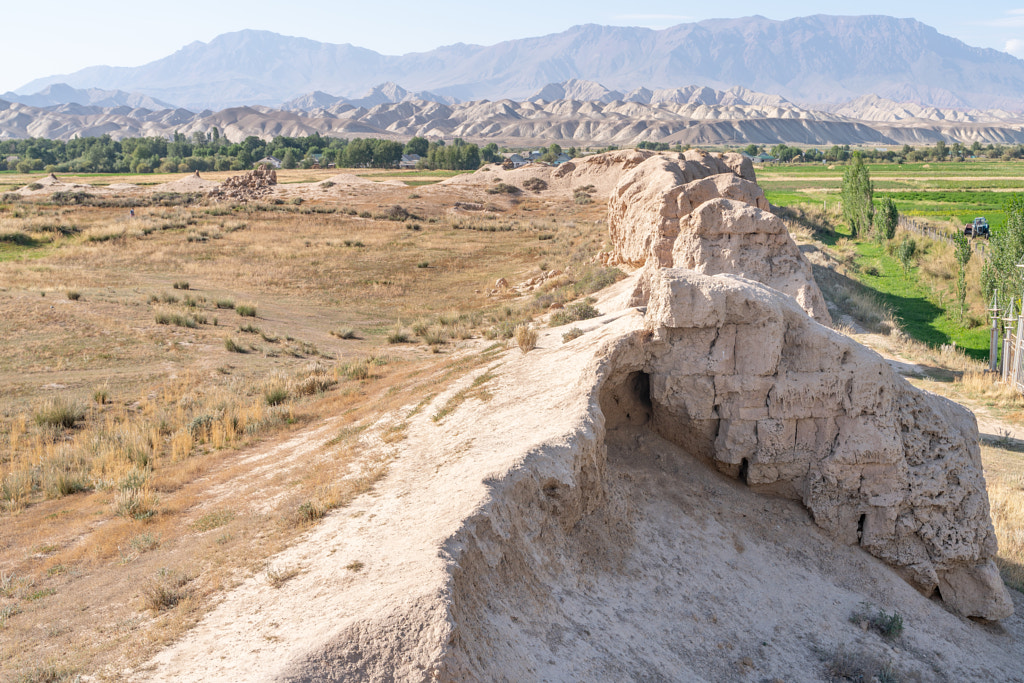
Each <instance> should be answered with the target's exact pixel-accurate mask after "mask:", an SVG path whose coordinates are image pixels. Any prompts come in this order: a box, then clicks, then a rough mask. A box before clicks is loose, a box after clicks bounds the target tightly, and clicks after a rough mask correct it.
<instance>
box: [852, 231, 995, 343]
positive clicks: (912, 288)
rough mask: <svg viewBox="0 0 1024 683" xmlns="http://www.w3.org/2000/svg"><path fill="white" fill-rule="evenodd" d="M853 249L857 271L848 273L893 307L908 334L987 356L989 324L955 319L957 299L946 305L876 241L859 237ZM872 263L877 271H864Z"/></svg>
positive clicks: (912, 271) (922, 339) (914, 272)
mask: <svg viewBox="0 0 1024 683" xmlns="http://www.w3.org/2000/svg"><path fill="white" fill-rule="evenodd" d="M856 250H857V259H856V263H857V265H858V266H859V267H860V272H858V273H853V274H851V275H852V276H853V277H855V278H856V279H857V280H858V281H859V282H860V283H861V284H863V285H865V286H866V287H869V288H871V289H872V290H874V291H875V292H876V293H877V294H878V296H879V298H881V299H882V301H884V302H885V303H886V304H887V305H888V306H890V307H891V308H892V309H893V311H894V312H895V313H896V315H897V316H898V317H899V319H900V320H901V321H902V327H903V329H904V330H905V331H906V332H907V334H909V335H910V336H911V337H913V338H914V339H917V340H919V341H922V342H925V343H926V344H929V345H931V346H938V345H940V344H949V343H950V342H954V343H956V345H957V346H958V347H960V348H962V349H964V351H965V352H966V353H967V354H968V355H970V356H972V357H973V358H977V359H979V360H985V359H987V358H988V344H989V331H988V328H986V327H977V328H974V329H965V328H964V327H962V326H961V324H960V322H959V321H958V320H957V319H956V316H957V310H956V302H955V301H953V300H952V297H950V299H951V300H950V302H949V308H945V303H944V302H943V301H941V300H940V299H939V298H938V297H936V296H935V292H934V291H932V290H931V289H929V288H928V287H925V286H924V285H922V284H921V282H920V281H919V279H918V276H917V272H916V270H915V269H913V268H912V269H911V270H910V271H909V272H907V273H904V272H903V266H902V265H901V264H900V262H899V261H898V260H896V259H895V258H893V257H891V256H889V255H888V254H886V253H885V249H884V248H883V247H882V246H881V245H879V244H876V243H874V242H866V241H858V242H856ZM922 256H923V257H925V258H927V256H926V255H923V254H922ZM872 266H873V267H874V268H875V269H877V272H878V275H869V274H868V273H867V272H865V270H866V269H870V268H871V267H872Z"/></svg>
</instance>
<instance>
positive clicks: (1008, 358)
mask: <svg viewBox="0 0 1024 683" xmlns="http://www.w3.org/2000/svg"><path fill="white" fill-rule="evenodd" d="M1015 304H1016V301H1015V300H1014V298H1013V297H1010V310H1009V312H1008V313H1007V315H1006V317H1005V318H1003V383H1004V384H1005V383H1007V382H1008V381H1009V380H1010V376H1011V375H1010V373H1011V371H1012V369H1013V368H1011V366H1012V365H1013V362H1012V361H1013V348H1014V342H1015V340H1014V338H1013V327H1014V323H1015V322H1016V319H1015V318H1014V305H1015Z"/></svg>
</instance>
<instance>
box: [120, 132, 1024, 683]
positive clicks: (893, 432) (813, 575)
mask: <svg viewBox="0 0 1024 683" xmlns="http://www.w3.org/2000/svg"><path fill="white" fill-rule="evenodd" d="M527 175H533V176H540V177H542V178H543V179H544V180H546V181H547V182H548V189H547V190H545V192H549V193H555V194H557V193H565V194H570V195H571V192H572V189H573V188H574V187H579V186H580V185H582V184H584V183H586V184H592V185H594V186H595V188H596V190H597V191H598V192H599V193H600V194H602V195H604V196H607V197H608V198H609V229H610V235H611V240H612V244H613V251H612V252H611V253H610V254H609V255H607V256H606V260H608V261H610V262H613V263H619V264H622V265H623V267H624V268H629V269H632V270H633V274H632V275H630V276H629V277H627V278H626V279H625V280H623V281H621V282H619V283H618V284H616V285H614V286H613V287H611V288H609V289H607V290H605V291H603V292H601V293H600V294H599V299H598V301H597V304H596V305H597V307H598V308H599V310H600V311H601V312H602V313H603V315H602V316H601V317H599V318H595V319H592V320H587V321H584V322H582V323H579V326H580V327H581V329H582V330H583V331H584V334H583V335H582V336H580V337H578V338H576V339H574V340H572V341H569V342H566V343H562V341H561V338H560V337H561V335H560V332H561V330H558V329H547V328H544V329H541V330H540V337H539V341H538V347H537V348H536V349H534V350H532V351H530V352H529V353H525V354H524V353H522V352H520V351H519V350H518V349H517V348H513V349H512V350H510V351H507V352H505V353H504V354H503V355H501V356H499V357H497V358H496V359H495V361H494V363H493V364H492V365H491V366H490V367H488V368H487V369H486V370H484V371H478V372H476V373H472V375H471V376H469V377H466V378H464V379H463V380H462V381H461V382H460V383H458V384H457V385H456V386H453V387H451V388H449V389H448V390H447V392H445V393H443V394H441V395H439V396H437V397H436V398H435V399H434V403H435V404H437V405H443V403H444V402H445V401H446V400H447V398H448V397H449V396H451V395H453V394H454V393H455V392H458V391H460V390H465V389H468V388H469V387H471V386H475V385H474V384H473V382H474V380H477V379H479V381H483V382H487V383H486V387H487V389H488V392H489V397H484V396H480V395H474V394H473V393H472V392H471V393H470V394H469V395H470V396H471V397H470V398H469V399H468V400H466V401H465V402H464V403H463V404H462V405H461V406H460V407H459V408H457V409H456V410H454V411H453V412H452V413H451V414H450V415H448V416H447V417H445V418H444V419H443V420H439V421H434V420H431V419H430V417H429V414H430V413H431V412H433V409H430V408H428V409H427V410H422V411H420V410H418V409H413V407H412V406H410V407H409V408H408V409H406V410H403V411H399V412H400V413H401V414H395V415H387V416H384V417H382V418H381V420H380V421H379V422H378V423H377V424H376V425H375V429H371V430H367V432H365V433H364V436H363V437H362V438H363V439H364V440H365V445H366V446H367V447H370V448H376V449H381V450H389V454H390V457H391V460H390V463H391V464H390V469H389V474H388V475H387V476H386V477H385V479H383V480H382V481H381V482H380V483H379V484H378V485H377V487H376V489H375V491H374V492H373V493H372V494H370V495H366V496H363V497H361V498H359V499H357V500H356V501H355V502H354V503H353V504H352V505H351V506H350V507H348V508H345V509H343V510H340V511H338V512H336V513H334V514H332V515H329V516H328V517H327V518H326V519H325V520H324V521H323V522H322V523H321V524H320V525H318V526H317V527H316V528H315V529H313V530H312V531H311V532H310V533H309V534H308V536H307V538H306V539H305V540H303V541H302V542H301V543H299V544H298V545H296V546H294V547H292V548H290V549H288V550H286V551H285V552H283V553H282V554H281V555H280V556H279V557H277V558H275V562H278V563H282V564H286V565H289V566H296V567H299V568H300V569H301V571H300V573H299V574H298V575H297V576H296V577H295V578H294V579H292V580H290V581H289V582H288V583H287V584H285V585H284V586H282V587H281V588H279V589H273V588H270V587H269V586H268V585H267V584H266V582H265V581H264V580H263V579H262V577H258V576H257V577H253V578H252V579H249V580H247V581H245V582H244V583H243V584H242V585H241V586H239V587H238V588H236V589H234V590H233V591H232V592H230V593H229V594H228V595H227V596H226V597H225V599H224V600H223V602H222V603H221V604H220V605H219V606H218V607H217V608H215V609H214V610H213V611H212V612H211V613H210V614H208V615H207V617H206V618H205V619H204V620H203V621H202V622H201V623H200V624H199V625H198V626H197V627H195V628H194V629H193V630H192V631H190V632H189V633H188V634H187V635H186V636H185V637H184V638H183V639H182V640H181V641H179V642H177V643H175V644H174V645H172V646H170V647H169V648H168V649H166V650H164V651H162V652H161V653H160V654H159V655H157V656H156V657H155V658H154V659H153V660H152V661H151V662H150V663H149V664H147V665H146V666H145V667H144V668H142V669H140V670H139V671H137V672H136V673H135V674H134V679H135V680H153V681H171V680H173V681H210V680H243V679H244V680H266V681H312V680H317V681H320V680H339V681H340V680H346V681H347V680H374V681H379V680H387V681H390V680H401V681H407V680H408V681H426V680H443V681H451V680H460V681H469V680H495V681H503V680H509V681H511V680H517V681H523V680H550V681H554V680H591V681H612V680H615V681H620V680H647V681H707V680H714V681H771V680H786V681H820V680H828V679H829V678H830V674H829V667H830V662H834V661H835V659H836V658H837V657H842V656H846V655H847V654H851V655H855V656H856V657H859V658H860V660H861V661H871V662H876V663H877V664H878V667H883V666H884V667H888V670H889V671H897V672H900V673H901V674H902V675H903V676H904V677H905V679H906V680H921V681H925V680H928V681H931V680H941V681H945V680H948V681H958V680H1006V681H1011V680H1016V681H1020V680H1024V674H1022V673H1021V672H1022V671H1024V668H1022V662H1024V622H1022V620H1021V618H1020V616H1018V615H1019V613H1020V606H1021V596H1020V595H1018V594H1013V595H1011V593H1010V592H1009V591H1008V590H1007V589H1006V588H1005V586H1004V585H1003V583H1002V581H1001V580H1000V577H999V574H998V572H997V570H996V567H995V565H994V562H993V557H994V555H995V553H996V541H995V536H994V533H993V528H992V524H991V521H990V519H989V507H988V498H987V494H986V491H985V481H984V477H983V474H982V469H981V461H980V454H979V446H978V429H977V425H976V422H975V419H974V416H973V415H972V414H971V413H970V412H968V411H967V410H965V409H964V408H961V407H960V406H958V405H956V404H954V403H952V402H950V401H947V400H945V399H942V398H939V397H937V396H934V395H931V394H928V393H926V392H922V391H919V390H917V389H915V388H913V387H912V386H911V385H910V384H908V383H907V382H906V381H905V380H904V379H902V378H901V377H900V376H899V375H897V374H896V373H895V371H894V370H893V369H892V368H891V367H890V366H889V364H888V363H887V362H886V361H885V360H884V359H883V358H881V357H880V356H878V355H877V354H875V353H874V352H872V351H870V350H868V349H866V348H865V347H863V346H861V345H859V344H858V343H856V342H854V341H852V340H851V339H849V338H848V337H846V336H844V335H842V334H839V333H838V332H836V331H834V330H832V329H830V327H829V325H830V318H829V312H828V310H827V307H826V305H825V301H824V299H823V298H822V295H821V293H820V291H819V290H818V287H817V285H816V284H815V282H814V280H813V277H812V272H811V269H810V266H809V264H808V263H807V261H806V260H805V259H804V256H803V254H802V253H801V252H800V250H799V249H798V248H797V246H796V245H795V244H794V243H793V241H792V240H791V238H790V237H789V236H788V233H787V232H786V228H785V225H784V223H783V222H782V221H781V220H780V219H778V218H777V217H775V216H774V215H772V214H771V213H769V212H768V211H767V210H766V209H767V208H769V207H768V205H767V203H766V201H765V199H764V195H763V193H762V192H761V190H760V188H759V187H758V186H757V185H756V183H755V182H754V180H755V179H754V173H753V169H752V168H751V166H750V164H749V162H748V161H745V160H744V159H743V158H742V157H740V156H739V155H729V154H726V155H724V156H713V155H708V154H704V153H701V152H697V151H691V152H687V153H686V154H685V156H680V157H676V156H668V155H658V154H653V153H649V152H617V153H611V154H606V155H600V156H597V157H590V158H587V159H584V160H581V161H579V162H574V163H573V164H566V165H564V166H562V167H560V168H558V169H550V168H544V169H540V170H538V169H536V168H533V169H531V168H529V167H526V168H522V169H516V170H510V171H502V170H500V169H498V168H495V167H491V168H489V169H487V170H483V171H480V172H477V173H475V174H472V175H469V176H460V177H457V178H453V179H450V180H448V181H445V183H446V185H447V189H458V190H460V191H462V192H463V193H464V194H466V195H467V196H470V195H471V194H472V193H474V192H478V193H480V194H483V191H484V189H485V188H486V187H488V186H489V185H490V184H492V183H493V182H495V181H496V180H498V179H501V180H504V181H506V182H521V181H522V180H523V179H524V178H525V177H527ZM422 190H423V191H425V192H426V191H431V190H430V189H429V188H422ZM275 191H276V190H275ZM289 191H294V190H289ZM367 191H372V190H371V189H370V188H367ZM485 399H486V400H485ZM399 421H404V422H407V423H408V429H409V432H408V433H409V436H408V438H407V439H405V440H404V441H402V442H400V443H397V444H396V443H391V444H387V443H385V442H384V441H382V440H381V439H380V433H381V431H383V430H384V429H386V428H387V426H388V425H389V424H392V423H395V422H399ZM354 562H358V566H359V567H360V570H359V571H353V570H352V567H353V566H354V565H353V563H354ZM1014 601H1016V603H1017V604H1016V606H1017V614H1015V613H1014V607H1015V605H1014ZM865 608H866V609H870V610H878V609H882V610H886V611H887V612H898V613H899V614H900V615H901V616H902V617H903V619H904V624H905V628H904V633H903V635H902V636H901V637H900V639H898V640H896V641H888V640H885V639H883V638H882V637H881V636H879V635H878V634H877V633H875V632H873V631H871V630H867V629H865V628H863V627H862V625H860V624H858V623H853V621H851V615H853V614H854V613H855V612H858V611H863V610H864V609H865Z"/></svg>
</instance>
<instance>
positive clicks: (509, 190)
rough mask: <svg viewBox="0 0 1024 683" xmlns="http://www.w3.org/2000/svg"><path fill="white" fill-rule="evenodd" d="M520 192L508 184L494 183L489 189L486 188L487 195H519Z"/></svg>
mask: <svg viewBox="0 0 1024 683" xmlns="http://www.w3.org/2000/svg"><path fill="white" fill-rule="evenodd" d="M520 192H522V190H520V189H519V188H518V187H516V186H515V185H509V184H508V183H495V184H494V185H492V186H491V187H488V188H487V194H519V193H520Z"/></svg>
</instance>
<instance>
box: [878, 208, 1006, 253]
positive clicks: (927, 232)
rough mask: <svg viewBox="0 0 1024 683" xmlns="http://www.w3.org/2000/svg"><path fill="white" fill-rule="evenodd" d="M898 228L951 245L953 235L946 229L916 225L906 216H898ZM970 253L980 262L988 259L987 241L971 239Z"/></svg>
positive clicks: (923, 224)
mask: <svg viewBox="0 0 1024 683" xmlns="http://www.w3.org/2000/svg"><path fill="white" fill-rule="evenodd" d="M898 225H899V227H901V228H903V229H904V230H906V231H907V232H912V233H914V234H917V235H921V236H922V237H927V238H928V239H931V240H936V241H937V242H945V243H946V244H952V243H953V233H951V232H950V231H949V230H948V229H946V228H937V227H935V226H934V225H928V224H925V223H918V222H917V221H915V220H913V219H912V218H907V217H906V216H900V218H899V223H898ZM970 243H971V251H972V252H974V253H975V254H976V255H977V256H978V258H980V259H981V260H982V261H984V260H986V259H987V258H988V253H987V252H988V240H983V239H980V238H973V239H971V240H970Z"/></svg>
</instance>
